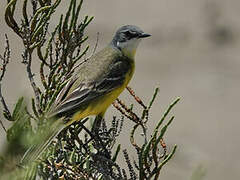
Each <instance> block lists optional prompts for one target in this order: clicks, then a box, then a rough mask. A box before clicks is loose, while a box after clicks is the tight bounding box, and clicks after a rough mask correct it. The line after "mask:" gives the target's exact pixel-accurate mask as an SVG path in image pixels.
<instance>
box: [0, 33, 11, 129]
mask: <svg viewBox="0 0 240 180" xmlns="http://www.w3.org/2000/svg"><path fill="white" fill-rule="evenodd" d="M5 39H6V45H5V51H4V53H3V56H1V55H0V59H1V60H2V67H1V70H2V72H1V76H0V101H1V103H2V105H3V109H4V110H3V114H4V116H5V118H6V119H7V120H10V119H11V113H10V111H9V109H8V106H7V104H6V102H5V100H4V97H3V95H2V80H3V77H4V75H5V72H6V68H7V64H8V63H9V60H10V52H11V51H10V46H9V40H8V37H7V35H6V34H5ZM0 123H1V126H2V127H3V129H4V130H5V131H6V128H5V127H4V125H3V123H2V121H1V120H0Z"/></svg>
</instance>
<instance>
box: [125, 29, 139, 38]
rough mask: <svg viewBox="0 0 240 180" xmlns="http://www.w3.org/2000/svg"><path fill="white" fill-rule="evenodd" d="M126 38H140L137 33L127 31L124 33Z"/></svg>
mask: <svg viewBox="0 0 240 180" xmlns="http://www.w3.org/2000/svg"><path fill="white" fill-rule="evenodd" d="M124 34H125V36H126V37H128V38H129V39H131V38H135V37H137V36H138V34H137V33H136V32H133V31H125V32H124Z"/></svg>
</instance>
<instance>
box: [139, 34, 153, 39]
mask: <svg viewBox="0 0 240 180" xmlns="http://www.w3.org/2000/svg"><path fill="white" fill-rule="evenodd" d="M149 36H151V34H147V33H142V34H140V35H139V36H138V37H139V38H146V37H149Z"/></svg>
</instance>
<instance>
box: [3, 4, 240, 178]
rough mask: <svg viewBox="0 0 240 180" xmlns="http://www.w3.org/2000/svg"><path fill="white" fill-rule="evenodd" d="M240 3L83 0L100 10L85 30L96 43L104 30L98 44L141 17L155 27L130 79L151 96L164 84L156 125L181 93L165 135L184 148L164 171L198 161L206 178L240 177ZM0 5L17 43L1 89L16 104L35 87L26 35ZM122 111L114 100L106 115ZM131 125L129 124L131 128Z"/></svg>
mask: <svg viewBox="0 0 240 180" xmlns="http://www.w3.org/2000/svg"><path fill="white" fill-rule="evenodd" d="M239 6H240V1H236V0H229V1H224V0H215V1H214V0H212V1H210V0H209V1H207V0H203V1H196V0H195V1H193V0H182V1H179V0H172V1H169V0H161V1H156V0H155V1H154V0H152V1H144V0H131V1H127V0H121V1H109V0H101V1H98V0H92V1H88V2H86V3H85V5H84V12H83V14H89V15H93V16H95V20H94V22H93V23H92V24H91V25H90V26H89V28H88V32H87V33H88V34H89V36H90V41H89V43H90V44H91V45H92V46H94V43H95V41H96V36H97V32H99V33H100V36H99V45H98V50H99V49H101V48H102V47H103V46H105V45H106V43H108V42H109V41H110V40H111V37H112V35H113V33H114V32H115V30H116V29H117V28H118V27H120V26H122V25H125V24H135V25H138V26H139V27H141V28H142V29H143V30H144V31H146V32H147V33H150V34H152V37H151V38H149V39H147V40H144V42H142V43H141V45H140V47H139V49H138V52H137V54H136V61H137V62H136V64H137V66H136V73H135V76H134V78H133V80H132V81H131V84H130V86H131V87H132V88H133V89H134V90H135V91H136V93H137V94H138V95H139V96H140V97H143V100H144V101H146V102H147V101H148V100H149V99H150V97H151V95H152V92H153V90H154V88H155V87H156V86H159V87H160V95H159V97H158V99H157V102H156V103H155V104H154V107H153V109H152V114H151V120H152V122H151V123H152V125H154V124H155V123H156V121H157V120H158V119H159V118H160V117H161V114H162V113H163V111H164V109H165V108H166V107H167V106H168V104H169V103H170V102H171V101H172V100H174V99H175V98H176V97H177V96H181V97H182V100H181V102H180V103H179V104H178V105H177V107H176V108H175V109H174V115H175V116H176V119H175V121H174V123H173V124H172V126H171V127H170V129H169V131H168V133H167V136H166V138H165V141H166V143H167V145H168V147H169V148H170V147H172V145H173V144H177V145H178V150H177V153H176V155H175V157H174V159H173V160H171V162H169V163H168V164H167V166H166V167H165V168H164V170H163V171H162V176H161V179H169V180H175V179H178V180H188V179H190V177H191V174H192V172H193V171H194V170H195V169H196V168H197V167H198V166H199V165H201V166H202V167H204V168H205V169H206V177H205V179H211V180H226V179H238V178H240V172H239V169H240V165H239V162H238V161H239V158H238V153H239V150H240V142H239V140H237V138H238V137H239V135H240V132H239V126H240V121H239V102H240V95H239V92H240V83H239V77H240V71H239V67H240V60H239V56H240V51H239V48H240V41H239V30H240V23H239V22H240V18H239V17H240V11H239ZM0 8H1V9H0V17H1V18H0V24H1V27H0V30H1V35H0V39H2V40H3V39H4V33H8V34H9V36H10V39H11V45H12V50H13V51H12V52H13V59H12V61H13V62H12V63H11V64H10V66H9V71H8V72H7V74H6V79H5V81H4V89H3V91H4V93H5V94H6V97H7V101H8V102H9V105H10V107H12V106H13V104H14V103H15V101H16V99H17V97H19V96H20V95H28V94H29V93H32V92H31V89H30V88H29V87H30V86H29V85H28V81H27V79H26V77H25V75H26V73H25V71H24V66H23V65H22V64H20V63H18V62H19V61H21V48H22V47H21V42H20V41H19V40H18V39H17V38H15V37H14V35H13V33H12V32H9V29H8V28H7V27H6V25H5V23H4V19H3V11H4V7H3V6H1V7H0ZM0 50H1V51H2V50H3V44H2V45H0ZM126 97H129V96H128V95H127V93H126V92H125V93H123V95H122V99H124V100H125V101H127V100H128V99H129V98H128V99H127V98H126ZM116 113H117V112H116V111H115V110H113V108H111V110H109V112H108V115H107V117H110V116H111V115H112V114H116ZM5 124H6V123H5ZM125 125H126V126H125V128H124V132H126V133H128V132H129V129H128V127H127V123H126V124H125ZM149 130H151V128H149ZM1 133H2V134H1V139H0V143H1V144H3V142H4V141H5V139H4V138H5V137H4V136H3V135H4V134H3V132H2V131H1ZM126 133H125V134H126ZM126 138H127V137H124V135H123V136H122V137H120V141H121V143H122V144H123V147H125V148H128V145H129V141H126Z"/></svg>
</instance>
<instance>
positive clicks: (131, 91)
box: [127, 86, 147, 109]
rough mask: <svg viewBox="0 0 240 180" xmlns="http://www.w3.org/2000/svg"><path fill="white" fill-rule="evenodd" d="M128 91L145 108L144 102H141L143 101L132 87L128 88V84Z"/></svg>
mask: <svg viewBox="0 0 240 180" xmlns="http://www.w3.org/2000/svg"><path fill="white" fill-rule="evenodd" d="M127 90H128V92H129V93H130V94H131V95H132V96H133V97H134V99H135V100H136V101H137V102H138V103H139V104H140V105H141V106H142V107H143V108H144V109H147V107H146V106H145V104H144V103H143V101H142V100H141V99H140V97H138V96H137V95H136V93H135V92H134V91H133V89H132V88H130V87H129V86H128V87H127Z"/></svg>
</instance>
